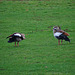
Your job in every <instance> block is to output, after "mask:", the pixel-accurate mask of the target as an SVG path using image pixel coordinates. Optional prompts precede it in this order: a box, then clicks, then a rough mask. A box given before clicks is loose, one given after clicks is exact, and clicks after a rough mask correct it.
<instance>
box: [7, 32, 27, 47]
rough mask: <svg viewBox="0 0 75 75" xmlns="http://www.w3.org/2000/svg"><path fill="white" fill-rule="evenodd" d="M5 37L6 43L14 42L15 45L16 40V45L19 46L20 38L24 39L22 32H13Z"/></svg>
mask: <svg viewBox="0 0 75 75" xmlns="http://www.w3.org/2000/svg"><path fill="white" fill-rule="evenodd" d="M7 38H9V41H8V43H12V42H15V46H16V42H17V46H19V42H20V41H21V40H24V39H26V38H25V35H24V34H21V33H14V34H12V35H10V36H8V37H7Z"/></svg>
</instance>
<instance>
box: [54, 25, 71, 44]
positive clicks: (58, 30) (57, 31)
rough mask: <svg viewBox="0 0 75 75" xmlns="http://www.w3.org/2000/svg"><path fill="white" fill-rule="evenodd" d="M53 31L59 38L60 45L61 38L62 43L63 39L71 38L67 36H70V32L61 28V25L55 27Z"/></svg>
mask: <svg viewBox="0 0 75 75" xmlns="http://www.w3.org/2000/svg"><path fill="white" fill-rule="evenodd" d="M53 33H54V37H56V38H57V39H58V45H60V40H61V44H62V42H63V40H65V41H69V42H70V39H69V38H68V37H67V36H69V34H68V33H67V32H65V31H63V30H61V28H60V27H59V26H54V27H53Z"/></svg>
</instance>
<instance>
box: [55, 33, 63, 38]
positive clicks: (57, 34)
mask: <svg viewBox="0 0 75 75" xmlns="http://www.w3.org/2000/svg"><path fill="white" fill-rule="evenodd" d="M61 34H62V33H60V32H56V33H54V36H55V37H56V36H60V35H61Z"/></svg>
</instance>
